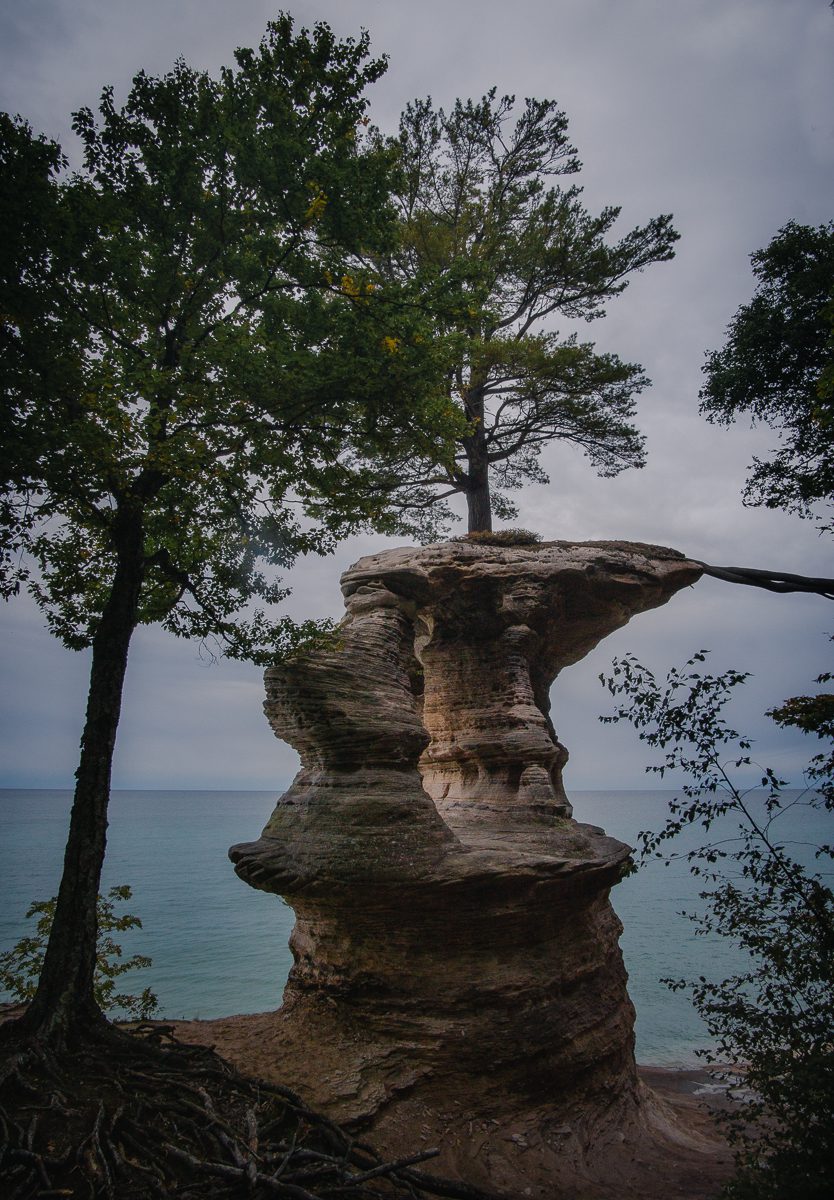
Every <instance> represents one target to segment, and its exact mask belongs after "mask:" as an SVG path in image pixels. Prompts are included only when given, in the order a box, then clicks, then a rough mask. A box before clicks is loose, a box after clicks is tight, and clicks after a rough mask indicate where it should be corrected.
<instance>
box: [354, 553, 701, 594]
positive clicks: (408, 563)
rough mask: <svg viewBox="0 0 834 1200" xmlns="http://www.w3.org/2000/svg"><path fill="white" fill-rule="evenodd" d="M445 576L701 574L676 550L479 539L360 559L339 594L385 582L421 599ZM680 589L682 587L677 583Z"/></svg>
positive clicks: (695, 577) (696, 564)
mask: <svg viewBox="0 0 834 1200" xmlns="http://www.w3.org/2000/svg"><path fill="white" fill-rule="evenodd" d="M447 572H451V573H453V574H463V575H467V576H472V575H475V576H493V577H496V578H500V577H504V578H507V577H510V578H511V577H513V576H520V577H528V578H530V577H533V578H535V577H538V578H551V579H552V578H555V577H558V576H560V575H565V576H571V575H577V574H581V575H584V576H592V575H595V574H599V575H603V576H604V575H622V574H630V575H635V576H640V577H643V578H645V577H647V576H648V577H653V578H656V579H663V578H666V577H668V576H670V575H673V576H675V577H677V578H678V579H679V578H680V576H681V575H682V574H684V575H687V576H689V577H690V578H688V579H687V582H691V583H694V582H695V580H696V579H697V578H698V577H699V576H700V575H701V573H702V567H701V565H700V563H696V562H693V561H692V560H691V559H687V558H686V557H685V555H683V554H682V553H681V552H680V551H679V550H673V549H671V548H670V547H668V546H653V545H648V544H644V543H642V542H625V541H623V542H565V541H554V542H536V543H533V544H530V545H510V546H505V545H493V544H491V543H486V542H481V541H467V540H461V541H450V542H438V543H436V544H434V545H431V546H402V547H396V548H395V549H392V550H383V551H382V552H381V553H379V554H370V555H367V556H366V557H365V558H360V559H359V561H358V562H355V563H354V564H353V566H351V567H349V568H348V569H347V571H345V573H344V575H343V576H342V591H343V593H344V595H345V596H346V597H348V596H351V595H352V594H353V593H354V592H356V591H357V590H358V589H359V588H361V587H362V586H363V585H367V584H369V583H372V582H385V583H387V584H390V585H392V586H393V587H394V588H395V590H397V591H398V592H401V593H405V594H407V595H409V596H412V597H413V598H414V599H417V600H420V599H422V598H423V596H424V594H425V591H426V588H427V586H428V587H429V588H432V587H433V586H436V583H437V580H438V577H441V578H442V576H443V575H445V574H446V573H447ZM679 586H682V585H681V584H679Z"/></svg>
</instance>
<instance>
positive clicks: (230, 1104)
mask: <svg viewBox="0 0 834 1200" xmlns="http://www.w3.org/2000/svg"><path fill="white" fill-rule="evenodd" d="M7 1032H8V1030H7ZM437 1153H438V1151H436V1150H425V1151H423V1152H421V1153H419V1154H414V1155H413V1156H411V1157H407V1158H400V1159H398V1160H397V1161H395V1162H385V1161H383V1159H382V1158H381V1157H380V1155H379V1154H377V1153H376V1152H375V1151H374V1150H373V1149H372V1148H371V1147H370V1146H368V1145H366V1144H365V1143H363V1142H357V1141H354V1139H353V1138H352V1137H351V1136H350V1134H349V1133H347V1132H346V1131H345V1130H344V1129H342V1128H341V1127H340V1126H338V1125H336V1124H334V1123H333V1122H332V1121H330V1120H328V1119H327V1118H326V1117H324V1116H322V1115H321V1114H319V1113H315V1112H313V1111H312V1110H310V1109H309V1108H307V1106H306V1105H305V1104H304V1103H303V1102H302V1101H301V1100H300V1099H299V1097H298V1096H296V1095H295V1094H294V1093H293V1092H291V1091H289V1089H287V1088H284V1087H281V1086H279V1085H276V1084H273V1083H266V1082H264V1081H262V1080H254V1079H248V1078H245V1077H243V1076H241V1075H239V1074H237V1072H235V1071H234V1070H233V1069H232V1068H231V1067H230V1066H229V1065H228V1064H227V1063H226V1062H224V1061H223V1059H221V1058H220V1057H219V1056H218V1055H217V1054H215V1053H214V1051H212V1050H208V1049H206V1048H205V1047H202V1046H187V1045H184V1044H183V1043H180V1042H177V1041H175V1040H174V1038H173V1037H172V1036H171V1032H170V1030H167V1029H166V1028H165V1027H159V1026H140V1027H138V1028H137V1029H135V1030H134V1031H132V1032H131V1033H130V1034H129V1035H126V1036H124V1037H119V1038H118V1039H116V1040H114V1039H112V1038H108V1039H107V1040H106V1042H105V1044H102V1043H101V1042H100V1041H99V1040H98V1039H97V1038H95V1037H93V1038H89V1039H87V1040H86V1041H82V1042H81V1043H80V1044H78V1045H77V1046H76V1047H75V1048H74V1049H73V1052H72V1053H71V1054H70V1053H69V1052H68V1051H61V1052H60V1053H56V1052H55V1051H54V1050H52V1049H50V1048H49V1046H47V1045H44V1044H42V1043H40V1042H38V1041H37V1040H34V1039H29V1040H27V1041H25V1042H24V1041H22V1040H21V1041H20V1043H19V1044H17V1045H16V1044H15V1042H14V1040H10V1039H8V1038H6V1039H4V1044H3V1046H2V1047H0V1180H2V1181H3V1189H2V1195H3V1197H4V1200H48V1198H49V1197H59V1196H60V1197H72V1198H74V1200H151V1198H158V1197H177V1198H179V1200H220V1198H221V1197H237V1196H240V1197H250V1198H253V1200H261V1198H263V1200H266V1198H267V1197H270V1198H271V1197H276V1196H277V1197H281V1196H283V1197H287V1198H291V1200H325V1198H331V1197H332V1198H336V1197H339V1198H340V1200H341V1198H344V1200H362V1198H373V1197H389V1198H392V1197H403V1198H405V1197H408V1198H409V1200H423V1198H425V1197H430V1196H444V1197H450V1198H451V1200H455V1198H457V1200H486V1198H485V1197H484V1196H483V1193H480V1192H478V1191H476V1190H475V1189H473V1188H470V1187H467V1186H466V1185H465V1184H459V1183H454V1182H451V1181H447V1180H441V1179H435V1178H434V1177H433V1176H431V1175H426V1174H424V1173H423V1172H421V1171H417V1170H415V1169H414V1168H415V1166H416V1165H417V1164H419V1163H422V1162H424V1161H425V1160H427V1159H430V1158H433V1157H434V1156H435V1155H436V1154H437Z"/></svg>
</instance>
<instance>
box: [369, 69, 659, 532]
mask: <svg viewBox="0 0 834 1200" xmlns="http://www.w3.org/2000/svg"><path fill="white" fill-rule="evenodd" d="M380 144H381V139H380ZM388 144H389V145H391V146H392V147H393V148H394V149H395V151H396V153H397V154H398V156H399V173H398V182H397V203H398V207H399V214H400V220H401V229H400V238H399V241H398V243H397V245H396V247H395V249H394V251H393V252H392V253H391V254H389V255H388V256H387V260H386V263H385V268H386V270H387V273H388V275H389V277H392V278H394V279H397V280H400V281H411V280H416V279H420V280H421V287H422V289H423V291H424V294H425V295H426V296H427V298H428V301H429V303H430V305H431V307H432V310H433V312H434V314H435V319H436V330H435V335H436V336H439V337H441V338H442V339H444V341H445V344H446V346H447V347H448V359H447V389H448V396H449V399H450V400H451V402H452V404H453V405H454V407H455V409H456V410H457V412H458V413H459V415H460V417H461V418H463V419H464V420H465V429H464V430H463V432H462V433H460V434H459V435H458V438H457V446H456V449H455V453H454V455H453V456H451V457H449V458H447V459H446V460H442V461H441V465H440V466H439V467H438V466H437V465H436V464H432V463H430V462H429V461H428V460H427V459H425V458H420V457H419V456H415V457H414V458H413V459H412V460H411V462H410V463H409V464H407V466H406V469H405V470H404V471H403V472H402V475H401V476H400V478H394V477H392V478H390V479H389V481H388V485H387V490H388V492H389V494H391V495H392V496H393V498H394V499H395V500H396V502H397V503H398V504H400V505H401V507H402V508H403V509H404V510H412V511H418V512H419V511H421V510H422V511H423V513H424V514H425V515H426V518H427V520H428V521H429V532H431V528H432V525H431V522H432V519H434V520H435V521H436V520H437V519H440V518H439V512H440V510H438V508H437V507H436V506H438V505H440V506H441V507H442V506H443V501H444V500H446V499H447V498H448V497H449V496H451V495H453V494H455V493H463V494H464V495H465V496H466V498H467V502H468V508H469V527H470V529H471V530H480V529H490V528H491V516H492V510H493V509H494V510H495V512H496V514H497V515H498V516H499V517H501V518H508V517H511V516H513V515H514V512H515V509H514V506H513V505H512V503H511V501H510V499H509V497H508V496H507V492H508V491H511V490H512V489H515V488H518V487H520V486H521V485H522V484H523V483H524V482H525V481H528V480H532V481H535V482H539V483H546V482H548V480H547V476H546V475H545V473H544V471H543V470H542V468H541V465H540V462H539V455H540V452H541V449H542V447H543V446H544V445H546V444H547V443H548V442H550V441H552V440H553V439H561V440H564V441H567V442H572V443H574V444H575V445H577V446H579V447H580V448H581V449H582V450H583V451H584V453H585V454H586V455H587V457H588V458H589V459H590V461H591V463H592V465H593V466H594V467H595V469H596V470H597V472H598V473H599V474H600V475H615V474H617V473H618V472H619V471H622V470H624V469H625V468H627V467H639V466H641V465H642V464H643V461H644V450H643V438H642V436H641V435H640V433H639V432H638V430H637V429H636V428H635V426H634V424H633V423H632V418H633V416H634V411H635V408H634V400H635V397H636V396H637V395H638V394H639V393H640V391H641V390H642V389H643V388H644V387H646V386H647V384H648V382H649V381H648V379H647V378H646V376H645V374H644V372H643V370H642V368H641V367H640V366H639V365H637V364H634V363H626V362H623V361H622V360H621V359H619V358H618V357H617V356H616V355H614V354H604V353H598V352H597V351H596V350H595V348H594V345H593V344H592V343H590V342H581V341H579V339H578V338H577V337H576V335H575V334H569V335H561V334H560V333H558V332H556V331H553V329H552V323H553V322H554V321H555V320H556V319H557V318H559V317H561V318H563V319H568V320H575V319H582V320H585V321H592V320H595V319H597V318H599V317H602V316H603V315H604V313H605V306H606V304H607V302H608V301H609V300H611V299H612V298H613V297H615V296H617V295H619V294H620V293H621V292H622V291H623V290H624V288H625V287H626V286H627V283H628V279H629V276H630V275H632V273H633V272H635V271H640V270H642V269H643V268H644V267H646V266H648V265H649V264H650V263H653V262H658V261H661V260H664V259H669V258H671V257H672V253H673V251H672V246H673V244H674V242H675V240H676V239H677V236H678V235H677V234H676V233H675V231H674V230H673V228H672V223H671V217H669V216H659V217H656V218H654V219H652V220H651V221H649V222H648V223H647V224H645V225H643V226H638V227H636V228H634V229H632V230H631V232H629V233H627V234H625V235H624V236H622V237H620V238H618V239H613V240H612V239H611V234H612V230H613V227H614V225H615V222H616V221H617V218H618V216H619V214H620V209H619V208H615V207H608V208H604V209H603V210H602V212H600V213H599V214H598V215H594V214H592V213H591V212H589V211H588V209H587V208H586V207H585V205H584V204H583V201H582V189H581V188H580V187H578V186H576V185H575V184H574V185H570V186H565V185H563V184H561V183H559V182H554V181H556V180H558V179H560V178H561V177H562V176H568V175H573V174H575V173H576V172H577V171H578V170H579V168H580V164H579V160H578V158H577V155H576V151H575V150H574V148H573V146H572V145H571V144H570V141H569V140H568V134H567V118H566V116H565V114H564V113H563V112H562V111H561V110H560V109H559V108H558V107H557V105H556V103H555V102H554V101H552V100H532V99H528V100H526V101H525V103H524V105H523V106H518V107H517V106H516V104H515V98H514V97H513V96H503V97H501V98H500V99H499V98H498V97H497V95H496V91H495V89H493V90H492V91H491V92H489V93H488V94H487V95H486V96H485V97H483V99H481V100H479V101H472V100H467V101H462V100H458V101H457V102H456V103H455V105H454V107H453V108H452V109H451V110H450V111H449V112H446V111H444V110H443V109H442V108H440V109H435V108H434V106H433V104H432V102H431V100H430V99H427V100H422V101H415V102H414V103H412V104H410V105H409V106H408V107H407V108H406V110H405V112H404V113H403V115H402V118H401V122H400V130H399V135H398V137H397V138H395V139H393V140H392V141H391V142H390V143H388ZM444 515H445V514H444Z"/></svg>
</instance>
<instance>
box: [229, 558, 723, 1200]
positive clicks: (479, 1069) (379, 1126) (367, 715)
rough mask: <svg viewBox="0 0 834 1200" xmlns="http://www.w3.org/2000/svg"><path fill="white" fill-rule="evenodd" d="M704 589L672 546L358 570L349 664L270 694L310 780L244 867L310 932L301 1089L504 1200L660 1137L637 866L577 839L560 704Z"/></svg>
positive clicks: (290, 988) (348, 590)
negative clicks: (586, 671) (638, 1012)
mask: <svg viewBox="0 0 834 1200" xmlns="http://www.w3.org/2000/svg"><path fill="white" fill-rule="evenodd" d="M699 573H700V570H699V568H698V566H697V565H696V564H693V563H691V562H689V561H687V560H686V559H684V558H683V557H682V556H681V555H679V554H678V553H677V552H675V551H672V550H667V549H664V548H661V547H654V546H642V545H635V544H631V543H566V542H555V543H548V544H543V545H537V546H530V547H518V546H514V547H501V546H489V545H483V544H479V543H474V542H468V541H463V542H451V543H444V544H442V545H438V546H430V547H425V548H423V549H416V550H415V549H403V550H393V551H387V552H384V553H382V554H379V555H374V556H372V557H368V558H364V559H362V560H360V561H359V562H358V563H356V564H355V565H354V566H353V567H351V568H350V570H348V571H347V572H346V573H345V575H344V576H343V578H342V590H343V592H344V595H345V604H346V608H347V615H346V617H345V619H344V621H343V623H342V625H341V626H340V629H339V638H338V644H337V645H335V646H334V647H333V648H331V649H328V650H326V651H320V652H317V653H315V654H313V655H310V656H308V657H307V658H305V659H302V660H299V661H297V662H294V663H292V664H288V665H284V666H282V667H280V668H275V669H273V670H270V671H268V672H267V675H266V682H267V701H266V705H265V708H266V712H267V716H268V718H269V720H270V722H271V724H272V726H273V728H274V730H275V732H276V734H277V735H278V736H279V737H281V738H283V739H284V740H286V741H288V742H290V743H291V744H292V745H294V746H295V747H296V748H297V749H298V751H299V754H300V756H301V759H302V764H303V765H302V770H301V771H300V772H299V774H298V776H297V777H296V779H295V780H294V782H293V784H292V786H291V788H290V789H289V791H288V792H287V793H286V794H285V795H284V796H282V797H281V799H280V800H279V802H278V804H277V806H276V809H275V812H274V814H273V816H272V818H271V819H270V821H269V823H268V824H267V826H266V828H265V829H264V832H263V835H262V837H261V838H260V840H259V841H257V842H253V843H248V844H245V845H240V846H236V847H233V848H232V851H231V852H230V853H231V856H232V859H233V861H234V862H235V865H236V870H237V871H238V874H239V875H240V876H241V877H242V878H243V879H245V880H246V881H247V882H249V883H251V884H252V885H253V886H255V887H259V888H262V889H264V890H266V891H272V892H276V893H278V894H280V895H283V896H284V897H286V898H287V900H288V901H289V902H290V903H291V904H292V906H293V908H294V910H295V913H296V918H297V923H296V927H295V930H294V932H293V936H292V940H291V946H292V950H293V955H294V959H295V965H294V967H293V970H292V972H291V974H290V978H289V981H288V984H287V988H286V992H285V997H284V1005H283V1007H282V1009H281V1010H280V1011H279V1012H278V1013H277V1014H276V1038H275V1041H274V1043H273V1048H272V1049H271V1051H270V1053H271V1054H272V1056H273V1057H274V1059H275V1062H274V1063H273V1066H274V1068H275V1069H276V1070H280V1072H281V1073H282V1074H283V1077H284V1078H285V1080H286V1082H288V1083H290V1084H291V1086H295V1087H297V1088H298V1089H299V1090H300V1091H302V1093H303V1094H305V1095H307V1096H309V1097H310V1098H311V1099H312V1100H315V1102H316V1103H317V1104H320V1105H323V1106H326V1107H328V1108H329V1109H330V1111H331V1112H332V1113H333V1114H334V1115H335V1116H337V1117H338V1118H339V1119H340V1120H351V1119H352V1120H356V1121H358V1122H360V1123H361V1124H362V1125H363V1126H365V1127H371V1128H372V1129H373V1134H374V1137H375V1139H376V1140H377V1142H378V1143H380V1144H382V1145H383V1146H386V1144H387V1145H388V1148H390V1149H391V1150H392V1152H399V1151H400V1150H401V1149H403V1148H404V1147H405V1148H408V1146H409V1145H410V1146H412V1147H413V1145H414V1140H415V1136H416V1138H417V1142H418V1145H419V1144H420V1138H422V1137H424V1136H425V1137H430V1138H431V1139H432V1140H438V1141H440V1142H441V1143H442V1146H443V1157H442V1159H441V1163H440V1166H441V1169H445V1170H446V1171H451V1172H452V1173H457V1174H459V1175H460V1176H461V1177H463V1178H467V1179H470V1180H471V1181H473V1182H480V1183H481V1185H484V1186H485V1185H486V1184H487V1183H489V1184H490V1186H492V1187H493V1188H499V1189H504V1190H508V1192H509V1194H514V1191H515V1190H517V1189H519V1188H521V1191H522V1192H523V1191H524V1187H529V1188H530V1189H531V1190H530V1192H529V1193H528V1194H530V1195H532V1196H542V1197H543V1196H552V1195H553V1194H554V1191H553V1188H554V1185H556V1184H558V1186H561V1187H563V1188H567V1189H569V1188H570V1187H571V1186H573V1184H572V1183H571V1181H574V1183H575V1181H576V1180H577V1179H584V1180H586V1182H587V1181H589V1180H592V1179H594V1178H597V1179H599V1177H600V1171H602V1170H604V1169H608V1168H605V1162H606V1161H607V1160H606V1153H608V1151H610V1153H612V1154H614V1156H615V1157H616V1156H617V1154H620V1155H621V1154H622V1153H623V1150H622V1147H623V1145H626V1144H634V1143H635V1139H638V1140H639V1137H642V1136H657V1129H658V1120H659V1118H658V1113H657V1110H656V1108H654V1107H653V1106H652V1104H651V1103H650V1102H649V1101H648V1100H647V1099H646V1097H645V1095H644V1093H643V1092H642V1091H641V1088H640V1086H639V1084H638V1081H637V1076H636V1070H635V1065H634V1055H633V1009H632V1007H631V1004H630V1001H629V999H628V996H627V993H626V986H625V985H626V977H625V971H624V968H623V964H622V959H621V956H620V952H619V948H618V944H617V939H618V935H619V932H620V926H619V923H618V921H617V918H616V916H615V915H614V913H613V910H612V909H611V906H610V904H609V901H608V893H609V889H610V888H611V886H612V885H613V884H614V883H616V882H617V880H618V879H619V878H620V875H621V872H622V867H623V864H624V862H625V861H626V859H627V857H628V853H629V850H628V847H626V846H624V845H622V844H621V843H619V842H617V841H615V840H614V839H612V838H608V837H606V836H605V834H604V833H603V831H602V830H600V829H597V828H595V827H592V826H588V825H582V824H580V823H578V822H576V821H574V820H573V819H572V815H571V806H570V804H569V802H568V799H567V796H566V794H565V790H564V786H563V781H562V769H563V767H564V764H565V762H566V761H567V751H566V750H565V748H564V747H563V746H562V745H561V744H560V743H559V741H558V739H557V737H556V733H555V730H554V726H553V723H552V721H551V719H550V715H549V697H548V691H549V687H550V684H551V683H552V681H553V679H554V678H555V677H556V675H557V674H558V673H559V671H560V670H561V669H562V668H563V667H564V666H566V665H568V664H570V663H572V662H575V661H577V660H578V659H579V658H581V657H582V656H583V655H585V654H587V653H588V651H589V650H591V649H592V648H593V647H594V646H595V645H596V644H597V643H598V642H599V641H600V640H601V639H602V638H603V637H605V636H606V635H607V634H608V633H610V632H612V631H613V630H614V629H616V628H618V627H619V626H621V625H623V624H625V622H626V621H628V620H629V618H630V617H631V616H633V615H634V614H635V613H638V612H641V611H643V610H645V609H648V608H652V607H655V606H657V605H659V604H662V603H664V602H665V601H666V600H667V599H668V598H669V597H670V596H671V595H672V594H673V593H674V592H675V591H677V590H678V589H679V588H681V587H684V586H687V585H688V584H691V583H693V582H694V581H695V580H696V579H697V578H698V575H699ZM473 1122H474V1123H475V1125H476V1126H477V1128H478V1129H481V1127H483V1130H484V1131H485V1137H484V1138H482V1139H481V1145H480V1150H479V1151H478V1153H475V1152H474V1150H473V1146H474V1143H473V1141H472V1136H471V1130H472V1128H473ZM415 1123H416V1125H415ZM661 1124H662V1122H661ZM509 1129H514V1130H515V1131H516V1133H515V1135H513V1136H514V1138H515V1140H513V1137H511V1136H510V1135H509V1134H508V1133H507V1130H509ZM467 1130H469V1131H470V1136H468V1137H467ZM519 1130H520V1131H521V1132H519ZM668 1134H669V1131H668V1130H666V1134H665V1135H664V1136H666V1135H668ZM409 1138H410V1141H409ZM531 1139H532V1142H533V1143H535V1146H536V1147H537V1149H535V1151H534V1148H533V1145H532V1144H531ZM623 1139H625V1141H624V1140H623ZM629 1139H630V1142H629ZM606 1147H607V1148H608V1150H607V1151H606V1149H605V1148H606ZM522 1184H523V1187H522V1186H521V1185H522Z"/></svg>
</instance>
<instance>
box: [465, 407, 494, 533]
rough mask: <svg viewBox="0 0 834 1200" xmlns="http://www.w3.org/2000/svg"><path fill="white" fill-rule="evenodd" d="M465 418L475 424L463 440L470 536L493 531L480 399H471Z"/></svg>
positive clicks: (487, 461) (487, 463)
mask: <svg viewBox="0 0 834 1200" xmlns="http://www.w3.org/2000/svg"><path fill="white" fill-rule="evenodd" d="M466 415H467V417H468V418H469V420H470V421H473V422H474V425H475V427H474V429H473V432H472V433H471V434H470V435H469V437H467V438H466V439H465V441H464V448H465V450H466V460H467V485H466V507H467V511H468V518H469V532H470V533H484V532H489V531H490V530H491V529H492V504H491V502H490V496H489V459H488V457H487V442H486V431H485V429H484V404H483V400H482V399H481V400H475V399H473V398H470V399H469V400H468V402H467V405H466Z"/></svg>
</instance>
